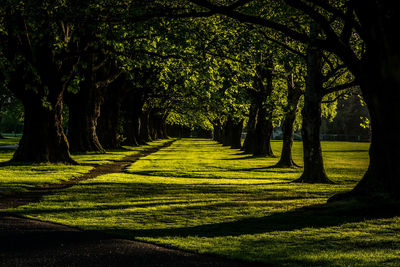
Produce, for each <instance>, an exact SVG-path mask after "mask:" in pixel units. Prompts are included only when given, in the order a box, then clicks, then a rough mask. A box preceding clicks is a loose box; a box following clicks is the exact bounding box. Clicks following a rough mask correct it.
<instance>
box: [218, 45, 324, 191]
mask: <svg viewBox="0 0 400 267" xmlns="http://www.w3.org/2000/svg"><path fill="white" fill-rule="evenodd" d="M321 53H322V52H321V51H320V50H319V49H316V48H313V47H310V48H309V49H308V51H307V77H306V90H305V93H304V108H303V110H302V115H303V124H302V139H303V159H304V169H303V174H302V175H301V177H300V178H299V179H297V180H295V182H304V183H331V181H330V180H329V178H328V177H327V175H326V172H325V169H324V164H323V158H322V150H321V143H320V126H321V102H322V98H323V96H324V92H325V91H324V90H323V82H322V54H321ZM272 69H273V67H272V61H271V60H268V59H267V60H266V61H265V62H263V64H260V65H259V67H258V69H257V73H256V79H255V82H254V85H255V86H254V88H255V89H254V90H252V91H250V95H251V100H252V102H251V106H250V111H249V119H248V123H247V135H246V138H245V140H244V143H243V146H240V145H238V144H239V142H240V141H238V140H235V145H232V142H231V141H230V139H229V138H228V136H229V134H230V132H232V131H233V130H232V124H233V122H232V118H231V117H230V116H229V117H228V120H227V122H226V123H225V127H224V128H222V127H221V123H214V140H216V141H219V142H221V143H223V144H224V145H231V147H232V148H240V147H241V149H242V150H243V151H244V153H246V154H252V155H253V156H267V157H273V156H274V154H273V152H272V149H271V143H270V139H271V136H272V132H273V124H272V116H273V109H274V104H273V101H272V100H271V97H272V91H273V87H272ZM286 71H287V76H286V80H287V88H288V93H287V106H286V113H285V115H284V118H283V122H282V134H283V144H282V152H281V157H280V160H279V161H278V163H277V164H276V165H275V166H274V167H280V168H284V167H294V166H298V165H297V164H296V163H295V162H294V161H293V157H292V145H293V135H294V123H295V120H296V115H297V110H298V103H299V100H300V97H301V96H302V95H303V91H302V90H301V89H300V86H299V85H298V84H296V83H295V81H294V76H293V73H291V71H290V70H289V69H286ZM242 123H243V122H242ZM221 132H225V135H223V134H221ZM227 133H229V134H227ZM222 137H223V138H222ZM221 138H222V139H221ZM221 140H222V141H221Z"/></svg>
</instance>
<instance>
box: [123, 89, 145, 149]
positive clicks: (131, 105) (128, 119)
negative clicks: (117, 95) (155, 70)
mask: <svg viewBox="0 0 400 267" xmlns="http://www.w3.org/2000/svg"><path fill="white" fill-rule="evenodd" d="M143 105H144V102H143V100H142V95H141V94H140V90H139V89H137V90H136V89H131V91H130V92H129V93H128V94H127V95H126V96H125V101H124V103H123V111H124V112H123V117H124V136H125V138H126V139H125V141H124V144H125V145H128V146H139V145H140V144H142V143H144V142H142V141H141V140H140V128H141V122H140V116H141V115H142V109H143Z"/></svg>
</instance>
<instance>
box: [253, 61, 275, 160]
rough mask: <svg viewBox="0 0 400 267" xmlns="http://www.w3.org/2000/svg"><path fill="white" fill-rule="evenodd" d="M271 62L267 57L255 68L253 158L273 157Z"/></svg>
mask: <svg viewBox="0 0 400 267" xmlns="http://www.w3.org/2000/svg"><path fill="white" fill-rule="evenodd" d="M272 69H273V62H272V59H271V58H270V57H267V58H266V59H265V60H264V61H263V62H261V63H260V64H259V66H258V67H257V74H256V76H255V77H256V79H255V81H254V85H255V88H256V92H253V103H254V104H255V107H256V109H257V116H256V122H255V128H254V132H253V134H252V136H253V138H254V141H253V142H254V143H253V155H254V156H268V157H274V154H273V152H272V148H271V136H272V131H273V124H272V116H273V109H274V103H273V101H272V99H271V96H272V91H273V84H272V79H273V74H272Z"/></svg>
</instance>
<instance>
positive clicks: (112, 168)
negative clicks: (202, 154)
mask: <svg viewBox="0 0 400 267" xmlns="http://www.w3.org/2000/svg"><path fill="white" fill-rule="evenodd" d="M175 141H176V139H173V140H170V141H168V142H166V143H164V144H162V145H159V146H155V147H151V148H149V149H146V150H144V151H142V152H139V153H135V154H133V155H129V156H126V157H124V158H123V159H121V160H117V161H114V162H112V163H108V164H102V165H99V166H96V167H95V168H93V169H92V170H91V171H89V172H88V173H86V174H84V175H81V176H78V177H75V178H72V179H70V180H67V181H63V182H61V183H57V184H48V185H45V186H40V187H35V188H32V189H29V190H28V191H24V192H18V193H15V194H12V195H7V196H3V197H0V210H2V209H9V208H17V207H19V206H23V205H26V204H28V203H32V202H38V201H39V200H40V199H41V198H42V197H43V196H44V195H46V194H50V193H52V192H54V191H55V190H59V189H64V188H68V187H71V186H73V185H75V184H77V183H79V182H80V181H84V180H88V179H93V178H95V177H97V176H100V175H103V174H109V173H116V172H122V171H124V170H125V168H127V167H128V166H129V165H131V164H132V163H134V162H136V161H137V160H138V159H140V158H143V157H146V156H148V155H150V154H152V153H155V152H157V151H158V150H160V149H162V148H166V147H169V146H170V145H172V143H173V142H175Z"/></svg>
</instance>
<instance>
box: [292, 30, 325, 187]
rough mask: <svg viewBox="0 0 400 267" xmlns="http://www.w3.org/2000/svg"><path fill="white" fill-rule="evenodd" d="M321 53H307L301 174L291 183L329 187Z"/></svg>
mask: <svg viewBox="0 0 400 267" xmlns="http://www.w3.org/2000/svg"><path fill="white" fill-rule="evenodd" d="M316 27H317V26H316V25H315V23H313V24H312V25H311V31H312V34H314V35H316V34H317V30H318V29H317V28H316ZM321 70H322V52H321V51H320V50H319V49H318V48H316V47H309V48H308V51H307V77H306V91H305V95H304V108H303V111H302V114H303V125H302V130H301V133H302V137H303V157H304V170H303V174H302V175H301V176H300V178H299V179H297V180H295V182H300V183H332V181H330V180H329V179H328V176H327V175H326V173H325V169H324V163H323V159H322V150H321V142H320V139H319V135H320V127H321V101H322V97H323V87H322V74H321Z"/></svg>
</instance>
